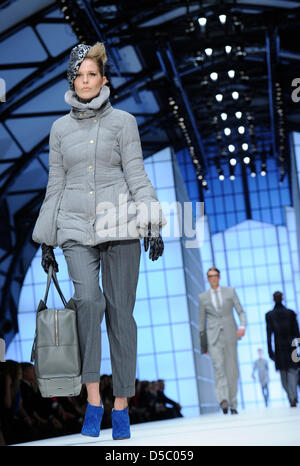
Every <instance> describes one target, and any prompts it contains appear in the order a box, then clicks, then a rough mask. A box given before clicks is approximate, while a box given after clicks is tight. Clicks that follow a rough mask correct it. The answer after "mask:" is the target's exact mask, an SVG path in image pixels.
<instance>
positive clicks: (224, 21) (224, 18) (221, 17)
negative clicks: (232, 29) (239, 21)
mask: <svg viewBox="0 0 300 466" xmlns="http://www.w3.org/2000/svg"><path fill="white" fill-rule="evenodd" d="M219 20H220V23H221V24H225V23H226V15H219Z"/></svg>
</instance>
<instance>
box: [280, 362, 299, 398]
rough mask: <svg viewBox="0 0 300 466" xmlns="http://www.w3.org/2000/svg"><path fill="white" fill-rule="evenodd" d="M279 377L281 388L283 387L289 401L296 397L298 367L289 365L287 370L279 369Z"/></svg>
mask: <svg viewBox="0 0 300 466" xmlns="http://www.w3.org/2000/svg"><path fill="white" fill-rule="evenodd" d="M279 372H280V377H281V383H282V386H283V388H284V389H285V391H286V393H287V396H288V399H289V402H291V401H294V400H296V399H297V384H298V369H293V368H292V367H289V368H288V369H287V370H281V371H279Z"/></svg>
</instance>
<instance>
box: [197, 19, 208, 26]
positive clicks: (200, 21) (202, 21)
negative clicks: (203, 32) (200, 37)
mask: <svg viewBox="0 0 300 466" xmlns="http://www.w3.org/2000/svg"><path fill="white" fill-rule="evenodd" d="M198 22H199V24H200V26H205V25H206V23H207V19H206V18H204V17H202V18H198Z"/></svg>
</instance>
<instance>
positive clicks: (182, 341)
mask: <svg viewBox="0 0 300 466" xmlns="http://www.w3.org/2000/svg"><path fill="white" fill-rule="evenodd" d="M172 334H173V344H174V350H175V351H176V350H187V349H191V348H192V341H191V330H190V326H189V324H175V325H172Z"/></svg>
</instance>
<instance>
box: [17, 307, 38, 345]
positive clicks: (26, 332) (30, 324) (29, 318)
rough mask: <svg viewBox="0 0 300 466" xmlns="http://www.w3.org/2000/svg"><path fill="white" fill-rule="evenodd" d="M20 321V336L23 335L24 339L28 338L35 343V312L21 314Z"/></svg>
mask: <svg viewBox="0 0 300 466" xmlns="http://www.w3.org/2000/svg"><path fill="white" fill-rule="evenodd" d="M18 321H19V333H20V335H22V339H25V338H28V339H30V340H32V341H33V339H34V329H35V322H36V314H35V312H21V313H19V315H18Z"/></svg>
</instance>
